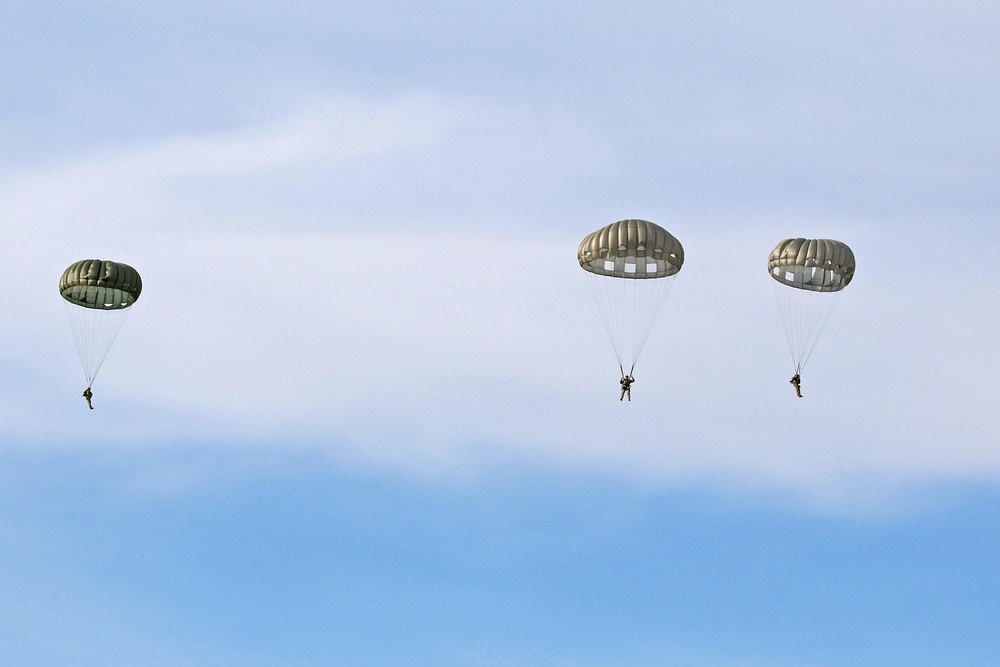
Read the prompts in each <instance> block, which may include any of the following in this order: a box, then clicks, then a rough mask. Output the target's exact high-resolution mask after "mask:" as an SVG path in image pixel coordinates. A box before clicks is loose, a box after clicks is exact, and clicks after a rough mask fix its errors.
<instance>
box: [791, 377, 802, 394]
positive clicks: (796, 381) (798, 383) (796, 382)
mask: <svg viewBox="0 0 1000 667" xmlns="http://www.w3.org/2000/svg"><path fill="white" fill-rule="evenodd" d="M789 382H790V383H791V384H792V386H793V387H795V395H796V396H798V397H799V398H802V378H800V377H799V374H798V373H796V374H795V375H793V376H792V379H791V380H789Z"/></svg>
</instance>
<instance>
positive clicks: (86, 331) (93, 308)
mask: <svg viewBox="0 0 1000 667" xmlns="http://www.w3.org/2000/svg"><path fill="white" fill-rule="evenodd" d="M141 292H142V279H141V278H140V277H139V272H138V271H136V270H135V269H133V268H132V267H131V266H129V265H128V264H122V263H120V262H111V261H105V260H100V259H84V260H81V261H79V262H75V263H74V264H71V265H70V266H69V268H67V269H66V270H65V271H63V274H62V277H61V278H60V279H59V294H60V295H62V298H63V299H64V303H65V304H66V315H67V316H68V317H69V323H70V327H71V328H72V329H73V338H75V339H76V349H77V351H78V352H79V353H80V363H81V364H82V365H83V374H84V375H85V376H86V378H87V387H88V388H89V387H91V386H92V385H93V383H94V378H95V377H97V371H99V370H100V369H101V364H103V363H104V358H105V357H107V355H108V351H109V350H110V349H111V344H112V343H113V342H114V340H115V337H116V336H117V335H118V331H119V330H120V329H121V326H122V324H123V323H124V322H125V317H126V316H127V315H128V313H129V311H130V310H131V306H132V304H134V303H135V302H136V301H137V300H138V299H139V294H140V293H141Z"/></svg>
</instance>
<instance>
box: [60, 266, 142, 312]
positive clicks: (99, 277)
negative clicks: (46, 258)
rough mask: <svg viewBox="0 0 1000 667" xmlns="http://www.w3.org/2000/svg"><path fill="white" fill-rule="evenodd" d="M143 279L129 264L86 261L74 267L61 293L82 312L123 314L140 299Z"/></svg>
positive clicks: (65, 276)
mask: <svg viewBox="0 0 1000 667" xmlns="http://www.w3.org/2000/svg"><path fill="white" fill-rule="evenodd" d="M140 292H142V279H141V278H140V277H139V272H138V271H136V270H135V269H133V268H132V267H131V266H129V265H128V264H122V263H120V262H111V261H106V260H100V259H83V260H80V261H79V262H76V263H74V264H71V265H70V267H69V268H68V269H66V270H65V271H64V272H63V274H62V278H60V279H59V293H60V294H62V297H63V298H64V299H66V300H67V301H69V302H70V303H72V304H74V305H77V306H80V307H81V308H94V309H98V310H119V309H122V308H128V307H129V306H131V305H132V304H133V303H135V302H136V301H137V300H138V299H139V293H140Z"/></svg>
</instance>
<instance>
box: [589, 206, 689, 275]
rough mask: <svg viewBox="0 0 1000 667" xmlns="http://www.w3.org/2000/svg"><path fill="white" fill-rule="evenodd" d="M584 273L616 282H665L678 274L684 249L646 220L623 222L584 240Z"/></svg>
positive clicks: (682, 261) (590, 235)
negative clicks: (626, 280)
mask: <svg viewBox="0 0 1000 667" xmlns="http://www.w3.org/2000/svg"><path fill="white" fill-rule="evenodd" d="M577 259H579V260H580V266H581V267H583V270H584V271H589V272H590V273H596V274H597V275H600V276H614V277H616V278H637V279H641V278H665V277H667V276H672V275H674V274H675V273H677V272H678V271H680V270H681V266H682V265H683V264H684V248H682V247H681V244H680V241H678V240H677V239H675V238H674V237H673V236H672V235H671V234H670V232H668V231H667V230H665V229H664V228H663V227H660V226H659V225H657V224H654V223H652V222H648V221H646V220H622V221H620V222H615V223H612V224H610V225H608V226H607V227H602V228H601V229H598V230H597V231H596V232H594V233H593V234H589V235H588V236H587V238H585V239H583V242H582V243H581V244H580V248H579V250H577Z"/></svg>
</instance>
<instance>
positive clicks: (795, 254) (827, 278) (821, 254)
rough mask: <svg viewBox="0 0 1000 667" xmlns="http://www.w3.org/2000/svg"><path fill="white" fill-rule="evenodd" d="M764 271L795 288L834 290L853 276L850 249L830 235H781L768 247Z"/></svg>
mask: <svg viewBox="0 0 1000 667" xmlns="http://www.w3.org/2000/svg"><path fill="white" fill-rule="evenodd" d="M767 272H768V273H770V274H771V277H772V278H774V279H775V280H777V281H778V282H779V283H782V284H784V285H788V286H789V287H794V288H796V289H803V290H809V291H811V292H838V291H840V290H842V289H844V288H845V287H846V286H847V285H848V283H850V282H851V279H852V278H854V253H853V252H852V251H851V249H850V248H849V247H847V244H846V243H841V242H840V241H834V240H832V239H785V240H784V241H782V242H781V243H779V244H778V245H777V246H776V247H775V248H774V250H772V251H771V257H770V258H769V259H768V260H767Z"/></svg>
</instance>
